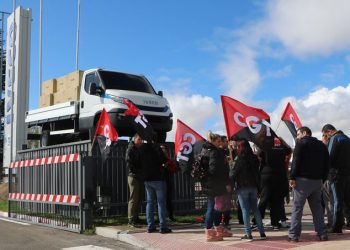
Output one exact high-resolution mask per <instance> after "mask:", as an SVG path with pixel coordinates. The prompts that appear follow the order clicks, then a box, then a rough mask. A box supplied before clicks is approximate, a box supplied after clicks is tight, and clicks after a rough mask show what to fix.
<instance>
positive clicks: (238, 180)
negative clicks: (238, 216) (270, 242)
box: [231, 140, 266, 240]
mask: <svg viewBox="0 0 350 250" xmlns="http://www.w3.org/2000/svg"><path fill="white" fill-rule="evenodd" d="M233 164H234V166H233V171H232V177H231V178H232V181H233V182H234V183H235V188H236V190H237V194H238V199H239V203H240V205H241V208H242V213H243V221H244V229H245V235H244V236H243V237H242V240H252V239H253V236H252V229H251V227H250V220H249V212H250V210H252V211H253V213H254V216H255V221H256V223H257V226H258V229H259V232H260V238H261V239H266V235H265V229H264V225H263V223H262V218H261V215H260V211H259V209H258V206H257V203H258V198H257V195H258V193H260V173H259V160H258V157H257V156H256V155H255V154H254V153H253V150H252V148H251V147H250V144H249V142H248V141H247V140H240V141H239V142H238V148H237V157H236V158H235V160H234V162H233Z"/></svg>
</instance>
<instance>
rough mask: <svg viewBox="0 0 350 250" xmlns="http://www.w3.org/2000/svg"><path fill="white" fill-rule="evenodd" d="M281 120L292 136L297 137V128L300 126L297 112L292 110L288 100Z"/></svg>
mask: <svg viewBox="0 0 350 250" xmlns="http://www.w3.org/2000/svg"><path fill="white" fill-rule="evenodd" d="M281 120H282V121H284V122H285V124H286V125H287V127H288V129H289V131H290V132H291V133H292V135H293V137H294V138H296V137H297V130H298V128H300V127H301V126H302V124H301V122H300V120H299V117H298V115H297V113H296V112H295V111H294V109H293V107H292V105H291V104H290V103H289V102H288V104H287V106H286V109H285V110H284V112H283V114H282V117H281Z"/></svg>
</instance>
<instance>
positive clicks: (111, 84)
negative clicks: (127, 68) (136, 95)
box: [99, 70, 155, 94]
mask: <svg viewBox="0 0 350 250" xmlns="http://www.w3.org/2000/svg"><path fill="white" fill-rule="evenodd" d="M99 73H100V77H101V80H102V82H103V84H104V87H105V88H106V89H121V90H131V91H137V92H145V93H150V94H155V91H154V89H153V87H152V86H151V84H150V83H149V81H148V80H147V79H146V78H145V77H143V76H138V75H131V74H126V73H119V72H112V71H104V70H101V71H99Z"/></svg>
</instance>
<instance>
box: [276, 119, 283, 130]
mask: <svg viewBox="0 0 350 250" xmlns="http://www.w3.org/2000/svg"><path fill="white" fill-rule="evenodd" d="M281 121H282V120H280V121H279V122H278V124H277V128H276V129H275V131H276V133H277V130H278V128H279V127H280V124H281Z"/></svg>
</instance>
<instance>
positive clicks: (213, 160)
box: [201, 142, 229, 196]
mask: <svg viewBox="0 0 350 250" xmlns="http://www.w3.org/2000/svg"><path fill="white" fill-rule="evenodd" d="M201 154H203V164H204V166H206V168H207V176H206V177H205V178H204V179H203V180H202V181H201V185H202V190H203V193H204V194H206V195H208V196H218V195H222V194H225V193H226V185H228V184H229V176H228V174H229V168H228V166H227V165H226V155H225V151H224V150H222V149H219V148H217V147H215V146H214V145H213V144H211V143H210V142H205V143H204V144H203V148H202V151H201Z"/></svg>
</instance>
